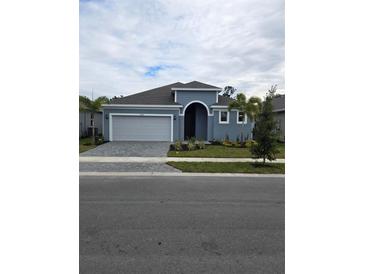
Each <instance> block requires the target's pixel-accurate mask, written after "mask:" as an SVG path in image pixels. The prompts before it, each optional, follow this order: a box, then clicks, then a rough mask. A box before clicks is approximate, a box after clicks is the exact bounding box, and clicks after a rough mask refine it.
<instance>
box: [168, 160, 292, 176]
mask: <svg viewBox="0 0 365 274" xmlns="http://www.w3.org/2000/svg"><path fill="white" fill-rule="evenodd" d="M167 164H168V165H170V166H172V167H174V168H177V169H179V170H181V171H183V172H209V173H256V174H285V164H282V163H270V164H266V165H262V163H216V162H167Z"/></svg>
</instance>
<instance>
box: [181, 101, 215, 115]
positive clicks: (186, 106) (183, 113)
mask: <svg viewBox="0 0 365 274" xmlns="http://www.w3.org/2000/svg"><path fill="white" fill-rule="evenodd" d="M194 103H199V104H202V105H203V106H205V108H206V109H207V114H208V116H213V115H214V114H210V112H209V107H208V106H207V105H206V104H205V103H204V102H202V101H199V100H194V101H190V102H189V103H188V104H186V105H185V107H184V109H183V112H182V114H181V113H180V114H179V116H185V111H186V109H187V108H188V106H190V105H191V104H194Z"/></svg>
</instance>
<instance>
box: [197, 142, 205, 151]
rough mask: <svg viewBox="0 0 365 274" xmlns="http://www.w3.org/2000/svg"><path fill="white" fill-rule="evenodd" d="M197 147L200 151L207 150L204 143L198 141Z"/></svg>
mask: <svg viewBox="0 0 365 274" xmlns="http://www.w3.org/2000/svg"><path fill="white" fill-rule="evenodd" d="M196 146H197V147H198V149H205V143H204V141H197V142H196Z"/></svg>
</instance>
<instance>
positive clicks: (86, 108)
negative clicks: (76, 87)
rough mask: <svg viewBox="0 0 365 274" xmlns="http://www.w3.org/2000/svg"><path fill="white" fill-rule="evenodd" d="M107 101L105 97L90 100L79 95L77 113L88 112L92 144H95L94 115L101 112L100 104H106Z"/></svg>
mask: <svg viewBox="0 0 365 274" xmlns="http://www.w3.org/2000/svg"><path fill="white" fill-rule="evenodd" d="M108 103H109V99H108V98H107V97H105V96H101V97H98V98H96V99H95V100H91V99H89V98H88V97H86V96H81V95H79V111H80V112H90V125H91V128H92V143H93V144H95V123H94V115H95V113H96V112H99V111H100V110H101V105H102V104H108Z"/></svg>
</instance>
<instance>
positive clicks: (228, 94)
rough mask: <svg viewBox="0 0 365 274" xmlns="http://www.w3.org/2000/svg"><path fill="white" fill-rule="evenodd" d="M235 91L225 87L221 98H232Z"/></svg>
mask: <svg viewBox="0 0 365 274" xmlns="http://www.w3.org/2000/svg"><path fill="white" fill-rule="evenodd" d="M236 91H237V90H236V89H235V88H234V87H232V86H226V87H224V89H223V93H222V96H224V97H232V96H233V94H235V93H236Z"/></svg>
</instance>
